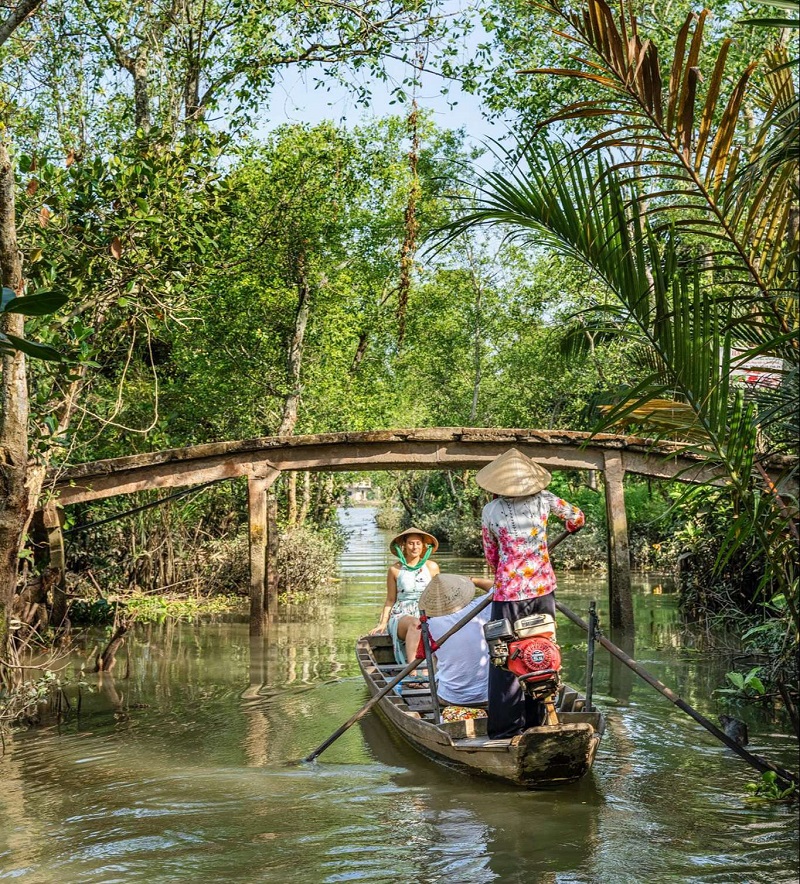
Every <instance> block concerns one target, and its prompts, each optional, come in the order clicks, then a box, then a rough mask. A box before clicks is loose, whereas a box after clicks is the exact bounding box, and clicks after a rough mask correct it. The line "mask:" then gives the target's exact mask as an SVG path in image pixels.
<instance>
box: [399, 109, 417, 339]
mask: <svg viewBox="0 0 800 884" xmlns="http://www.w3.org/2000/svg"><path fill="white" fill-rule="evenodd" d="M418 122H419V109H418V108H417V101H416V99H414V100H413V101H412V102H411V113H410V114H409V115H408V131H409V133H410V135H411V150H410V151H409V154H408V160H409V168H410V170H411V184H410V185H409V188H408V202H407V203H406V209H405V213H404V216H403V220H404V228H405V236H404V237H403V244H402V246H401V247H400V284H399V286H398V294H397V344H398V346H401V345H402V343H403V338H404V337H405V334H406V309H407V307H408V295H409V292H410V291H411V272H412V270H413V269H414V255H415V254H416V250H417V234H418V233H419V221H418V220H417V202H418V201H419V195H420V184H419V174H418V173H417V161H418V160H419V129H418Z"/></svg>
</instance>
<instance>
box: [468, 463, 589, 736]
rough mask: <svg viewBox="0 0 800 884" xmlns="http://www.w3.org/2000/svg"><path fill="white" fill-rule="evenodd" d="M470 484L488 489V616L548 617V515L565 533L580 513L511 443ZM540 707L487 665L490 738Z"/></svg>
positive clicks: (536, 717)
mask: <svg viewBox="0 0 800 884" xmlns="http://www.w3.org/2000/svg"><path fill="white" fill-rule="evenodd" d="M475 481H476V482H477V483H478V485H480V486H481V488H484V489H486V491H490V492H492V494H493V495H494V499H493V500H491V501H490V502H489V503H487V504H486V506H485V507H484V508H483V514H482V519H481V529H482V533H483V549H484V552H485V554H486V561H487V562H488V563H489V567H490V568H491V569H492V570H493V571H494V596H493V601H492V620H502V619H504V618H505V619H506V620H508V621H510V622H511V623H512V624H513V623H514V621H515V620H519V619H521V618H522V617H529V616H530V615H531V614H550V615H551V616H552V617H553V618H555V614H556V602H555V597H554V595H553V592H554V590H555V588H556V575H555V573H554V572H553V566H552V565H551V564H550V556H549V554H548V551H547V522H548V518H549V516H550V514H551V513H552V514H553V515H555V516H557V517H558V518H559V519H561V520H562V521H563V522H565V523H566V528H567V530H568V531H570V532H573V531H577V530H579V529H580V528H582V527H583V525H584V522H585V519H584V515H583V513H582V512H581V511H580V510H579V509H578V508H577V507H576V506H572V504H569V503H567V502H566V501H565V500H562V499H561V498H560V497H556V495H555V494H552V493H551V492H549V491H545V488H547V486H548V485H549V484H550V473H548V472H547V470H546V469H544V467H542V466H540V465H539V464H537V463H536V462H535V461H533V460H531V459H530V458H529V457H527V456H526V455H524V454H523V453H522V452H521V451H518V450H517V449H516V448H510V449H509V450H508V451H506V452H505V453H504V454H501V455H500V457H497V458H495V459H494V460H493V461H492V462H491V463H490V464H488V465H487V466H485V467H484V468H483V469H482V470H480V471H479V472H478V474H477V476H476V477H475ZM543 715H544V705H543V704H542V703H541V702H539V701H537V700H534V699H533V698H532V697H531V696H530V695H529V694H527V693H526V692H525V691H523V689H522V687H521V686H520V684H519V682H518V681H517V677H516V675H514V673H513V672H509V671H508V670H507V669H501V668H500V667H499V666H492V667H490V669H489V721H488V732H489V736H490V737H492V738H494V739H504V738H507V737H513V736H515V735H516V734H519V733H522V731H524V730H525V729H526V728H529V727H536V726H537V725H539V724H541V722H542V718H543Z"/></svg>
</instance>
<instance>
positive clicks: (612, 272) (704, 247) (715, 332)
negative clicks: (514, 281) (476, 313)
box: [448, 0, 800, 631]
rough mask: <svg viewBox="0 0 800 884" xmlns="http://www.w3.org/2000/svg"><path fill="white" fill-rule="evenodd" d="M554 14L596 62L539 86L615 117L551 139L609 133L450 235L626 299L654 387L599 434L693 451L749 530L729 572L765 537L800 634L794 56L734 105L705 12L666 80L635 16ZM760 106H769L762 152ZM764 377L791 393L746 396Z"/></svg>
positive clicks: (556, 72)
mask: <svg viewBox="0 0 800 884" xmlns="http://www.w3.org/2000/svg"><path fill="white" fill-rule="evenodd" d="M776 2H780V3H787V2H788V0H776ZM549 4H550V5H549V8H550V11H551V12H552V13H553V14H554V15H557V16H558V17H559V18H560V19H561V20H562V23H563V24H564V25H566V33H565V34H563V35H564V36H567V37H568V38H570V39H571V40H573V41H575V42H576V43H577V44H578V45H579V46H580V47H581V53H582V54H580V55H578V57H577V58H576V67H575V68H574V69H569V70H565V69H535V70H531V71H526V72H525V73H532V74H546V75H549V76H557V77H571V78H579V79H588V80H591V81H592V82H594V83H596V84H599V85H600V86H602V87H603V88H604V90H605V91H606V95H607V100H606V101H605V102H603V103H602V104H600V105H598V103H596V102H593V103H591V104H590V103H588V102H584V101H577V102H573V103H571V104H569V105H568V106H566V107H564V108H562V109H561V110H560V111H559V112H558V113H556V114H555V115H554V116H553V117H551V118H550V119H549V120H547V121H546V122H545V123H544V124H543V128H546V127H548V126H553V125H554V124H563V123H565V122H567V121H570V120H575V119H579V118H580V119H582V118H592V119H593V120H596V121H599V124H600V125H599V130H597V129H596V130H595V131H594V132H593V133H592V134H591V135H588V136H586V137H584V138H583V140H582V141H581V142H580V143H578V144H570V145H569V146H567V145H564V144H561V145H559V144H552V143H546V142H542V141H541V140H540V139H538V138H537V139H533V140H532V141H529V142H527V143H526V144H525V145H523V146H522V147H520V148H519V150H518V152H517V154H516V155H513V156H512V155H508V156H506V157H505V161H504V163H503V166H502V168H501V169H500V170H499V171H495V172H490V173H487V174H486V175H485V177H484V179H483V183H482V186H481V187H480V188H479V191H478V194H477V199H476V200H475V202H474V204H473V205H471V206H470V208H469V209H468V210H466V211H465V213H464V214H463V215H462V216H461V218H460V219H459V220H458V221H457V222H456V223H455V224H454V225H452V226H451V227H450V228H449V229H448V233H449V235H453V236H454V235H457V234H459V233H461V232H463V230H464V229H466V228H468V227H471V226H474V225H498V224H499V225H504V226H506V227H508V229H509V230H510V231H511V235H515V236H521V237H526V238H531V239H534V240H536V241H537V242H539V243H545V244H548V245H549V246H551V247H553V248H555V249H557V250H559V251H561V252H564V253H567V254H569V255H572V256H573V257H575V258H577V259H578V260H580V261H582V262H583V263H584V264H586V265H587V266H588V267H589V268H591V270H592V271H593V272H594V273H595V274H596V275H597V276H598V277H599V278H600V279H601V280H602V281H603V282H604V283H605V284H606V285H607V286H608V288H609V289H610V291H611V292H613V293H614V294H615V295H616V297H617V300H618V302H619V305H620V308H621V309H622V311H623V312H624V314H625V318H626V320H627V323H628V325H627V327H628V329H629V330H632V331H633V332H634V333H635V334H636V336H637V337H638V338H639V339H640V340H641V341H642V343H643V344H644V345H645V348H646V354H647V358H646V363H647V365H648V371H647V372H646V373H645V376H644V378H643V379H642V381H641V383H639V385H638V386H637V387H636V388H635V389H633V390H630V391H628V392H627V394H626V395H625V396H624V397H623V398H622V399H621V400H620V401H619V402H617V403H616V404H615V405H614V406H613V407H610V408H609V409H608V410H607V413H606V415H605V417H604V421H603V424H602V427H598V429H602V428H605V427H607V426H609V425H611V424H613V423H617V424H619V423H620V422H624V421H627V422H628V423H630V422H635V423H636V424H637V425H639V426H641V427H644V428H646V429H647V430H648V432H650V433H651V434H652V435H655V436H658V437H669V438H679V439H682V440H685V441H687V443H688V444H689V445H691V446H692V447H693V448H694V450H695V451H697V452H699V453H700V454H701V455H702V456H703V458H704V459H705V460H706V461H707V464H708V466H709V467H713V468H714V469H716V470H717V473H718V476H719V477H721V481H722V482H723V483H724V488H725V491H724V493H725V494H727V495H730V496H732V497H733V499H734V501H735V508H736V513H737V517H736V518H734V519H733V520H732V522H731V526H730V530H729V532H728V536H727V537H726V538H725V540H724V543H723V549H722V552H721V554H720V559H719V561H718V564H720V565H721V564H723V563H724V562H726V561H727V560H728V559H729V558H730V556H731V555H732V554H733V552H734V551H736V549H738V548H740V547H741V545H742V544H743V543H744V542H745V541H746V540H748V539H749V538H752V537H755V538H756V539H757V541H758V544H759V547H760V548H761V550H762V551H763V553H764V555H765V560H766V562H767V566H768V576H767V582H768V583H769V586H770V588H771V589H772V591H773V592H780V593H783V594H784V595H785V598H786V600H787V603H788V605H789V608H790V611H791V614H792V617H793V621H794V625H795V631H796V630H797V629H798V626H800V621H798V611H797V608H798V605H797V594H798V580H797V576H796V574H795V558H796V541H797V526H796V518H797V506H796V495H795V494H794V491H793V489H794V488H795V487H796V485H795V472H794V469H795V468H794V466H793V464H794V463H795V462H796V458H787V457H784V459H783V461H781V462H782V463H783V464H784V465H785V466H786V470H785V475H784V476H783V479H782V481H781V482H779V483H773V481H772V480H771V479H770V475H769V474H768V471H767V469H766V464H765V461H766V460H768V459H769V458H772V461H771V462H772V464H773V465H775V463H776V457H780V456H781V455H784V456H785V455H787V454H792V453H794V448H793V446H794V444H795V443H794V440H795V439H796V438H797V436H796V433H795V432H794V431H795V430H796V426H793V425H794V424H796V421H795V412H796V396H797V380H798V352H799V346H798V345H799V342H798V300H797V282H798V241H799V237H798V212H797V209H796V208H795V203H796V199H797V196H798V153H797V147H796V125H797V101H796V90H795V85H794V82H793V80H792V69H791V67H790V66H789V65H788V64H787V60H788V59H787V52H786V48H785V46H783V45H782V44H779V45H778V46H776V47H775V48H774V49H773V50H771V51H770V52H769V53H767V54H766V57H765V59H764V64H765V66H766V70H767V73H766V76H765V78H764V86H763V87H762V88H761V90H760V92H757V91H756V90H755V89H754V88H753V83H752V81H753V74H754V71H755V70H756V67H757V65H756V63H755V62H754V63H752V64H750V65H748V66H747V68H746V69H745V70H744V71H743V72H741V74H739V75H738V76H737V77H735V78H734V81H733V82H734V85H733V87H732V88H731V89H730V91H729V94H727V96H724V95H723V92H724V87H725V83H726V78H727V75H726V62H727V56H728V49H729V45H730V41H728V40H725V41H723V42H722V43H721V45H720V46H719V48H718V51H717V54H716V57H715V58H714V59H713V63H712V64H711V65H709V67H710V69H711V73H710V75H709V76H708V78H707V79H706V81H705V82H703V81H702V78H701V76H700V66H701V55H702V42H703V31H704V25H705V22H706V19H707V16H708V12H707V10H704V11H703V12H701V13H700V14H699V15H696V16H695V15H690V16H689V17H688V18H687V19H686V22H685V23H684V25H683V28H682V29H681V31H680V33H679V34H678V38H677V41H676V46H675V51H674V54H673V57H672V58H671V59H670V60H669V63H668V65H667V66H666V68H664V69H662V64H661V61H660V59H659V53H658V50H657V48H656V46H655V45H654V44H653V43H652V42H651V41H650V40H648V39H646V38H643V37H642V36H641V35H640V33H639V29H638V24H637V21H636V18H635V16H634V15H633V14H632V13H630V12H629V11H627V10H626V7H625V5H623V9H622V11H621V12H620V13H619V14H616V13H614V12H612V10H611V8H610V7H609V6H608V4H607V3H606V2H605V0H584V3H583V5H582V6H581V7H580V8H579V9H577V10H575V9H571V8H567V7H562V6H561V5H560V3H559V2H558V0H549ZM795 5H796V4H795ZM746 97H747V98H748V100H758V101H759V102H760V104H759V107H760V122H759V123H758V126H757V131H756V132H755V134H754V135H752V134H751V135H750V136H749V137H748V135H747V134H745V133H744V130H745V129H746V120H745V113H744V107H745V105H744V102H745V98H746ZM751 117H752V114H751ZM750 128H751V129H752V126H751V127H750ZM790 131H791V132H794V141H792V139H791V138H789V137H788V135H787V133H789V132H790ZM765 359H771V360H772V361H773V362H772V364H773V365H774V366H775V367H776V368H775V372H776V373H777V374H778V375H780V377H781V382H780V384H779V385H778V386H777V387H775V388H767V389H765V390H756V391H748V390H747V389H745V388H743V387H742V386H740V385H737V384H736V383H733V382H732V377H734V376H735V374H736V373H737V371H741V370H742V369H743V368H744V367H746V366H748V365H752V364H753V362H754V360H761V361H762V362H763V360H765Z"/></svg>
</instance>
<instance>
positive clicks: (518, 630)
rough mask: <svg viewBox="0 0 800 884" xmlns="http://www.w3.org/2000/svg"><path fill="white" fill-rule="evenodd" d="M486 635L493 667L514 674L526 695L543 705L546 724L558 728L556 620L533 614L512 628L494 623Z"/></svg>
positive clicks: (546, 615)
mask: <svg viewBox="0 0 800 884" xmlns="http://www.w3.org/2000/svg"><path fill="white" fill-rule="evenodd" d="M483 634H484V636H485V637H486V643H487V644H488V646H489V658H490V660H491V661H492V663H493V664H494V665H495V666H501V667H502V668H503V669H507V670H508V671H509V672H513V673H514V675H516V676H517V678H518V680H519V683H520V684H521V685H522V687H523V689H524V690H525V691H527V692H528V693H529V694H530V695H531V696H532V697H534V698H535V699H537V700H541V701H543V702H544V704H545V708H546V709H547V723H548V724H558V717H557V715H556V712H555V693H556V691H557V690H558V687H559V684H560V683H561V680H560V677H559V673H560V671H561V652H560V651H559V648H558V645H557V644H556V642H555V637H556V624H555V620H554V619H553V617H552V616H551V615H550V614H533V615H531V616H530V617H523V618H522V619H520V620H517V621H515V622H514V625H513V626H512V625H511V623H510V622H509V621H508V620H492V621H491V622H489V623H487V624H486V625H485V626H484V627H483Z"/></svg>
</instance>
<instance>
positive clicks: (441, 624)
mask: <svg viewBox="0 0 800 884" xmlns="http://www.w3.org/2000/svg"><path fill="white" fill-rule="evenodd" d="M489 594H490V593H487V595H489ZM485 598H486V596H485V595H483V596H479V597H478V598H476V599H475V601H473V602H470V603H469V604H468V605H467V606H466V607H465V608H462V609H461V610H460V611H456V613H455V614H445V615H444V616H443V617H431V618H430V620H429V623H428V626H429V628H430V631H431V635H432V636H433V638H434V639H438V638H439V637H440V636H443V635H444V634H445V633H446V632H447V630H448V629H450V628H451V627H452V626H455V625H456V623H458V621H459V620H461V619H462V618H463V617H466V615H467V614H468V613H469V612H470V611H471V610H472V609H473V608H476V607H477V606H478V605H479V604H480V603H481V602H482V601H483V600H484V599H485ZM491 612H492V606H491V605H487V606H486V607H485V608H484V609H483V610H482V611H480V612H479V613H477V614H476V615H475V616H474V617H473V618H472V620H470V621H469V623H467V625H466V626H463V627H462V628H461V629H459V631H458V632H457V633H455V635H452V636H451V637H450V638H449V639H447V641H446V642H445V643H444V644H443V645H442V647H441V648H439V650H437V651H436V660H437V663H438V666H437V667H436V689H437V691H438V692H439V694H441V695H442V696H443V697H444V698H445V699H446V700H448V701H449V702H451V703H454V704H456V705H458V706H469V705H470V704H472V703H485V702H486V701H487V699H488V688H489V648H488V647H487V645H486V639H485V638H484V636H483V625H484V623H488V622H489V620H490V619H491Z"/></svg>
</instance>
